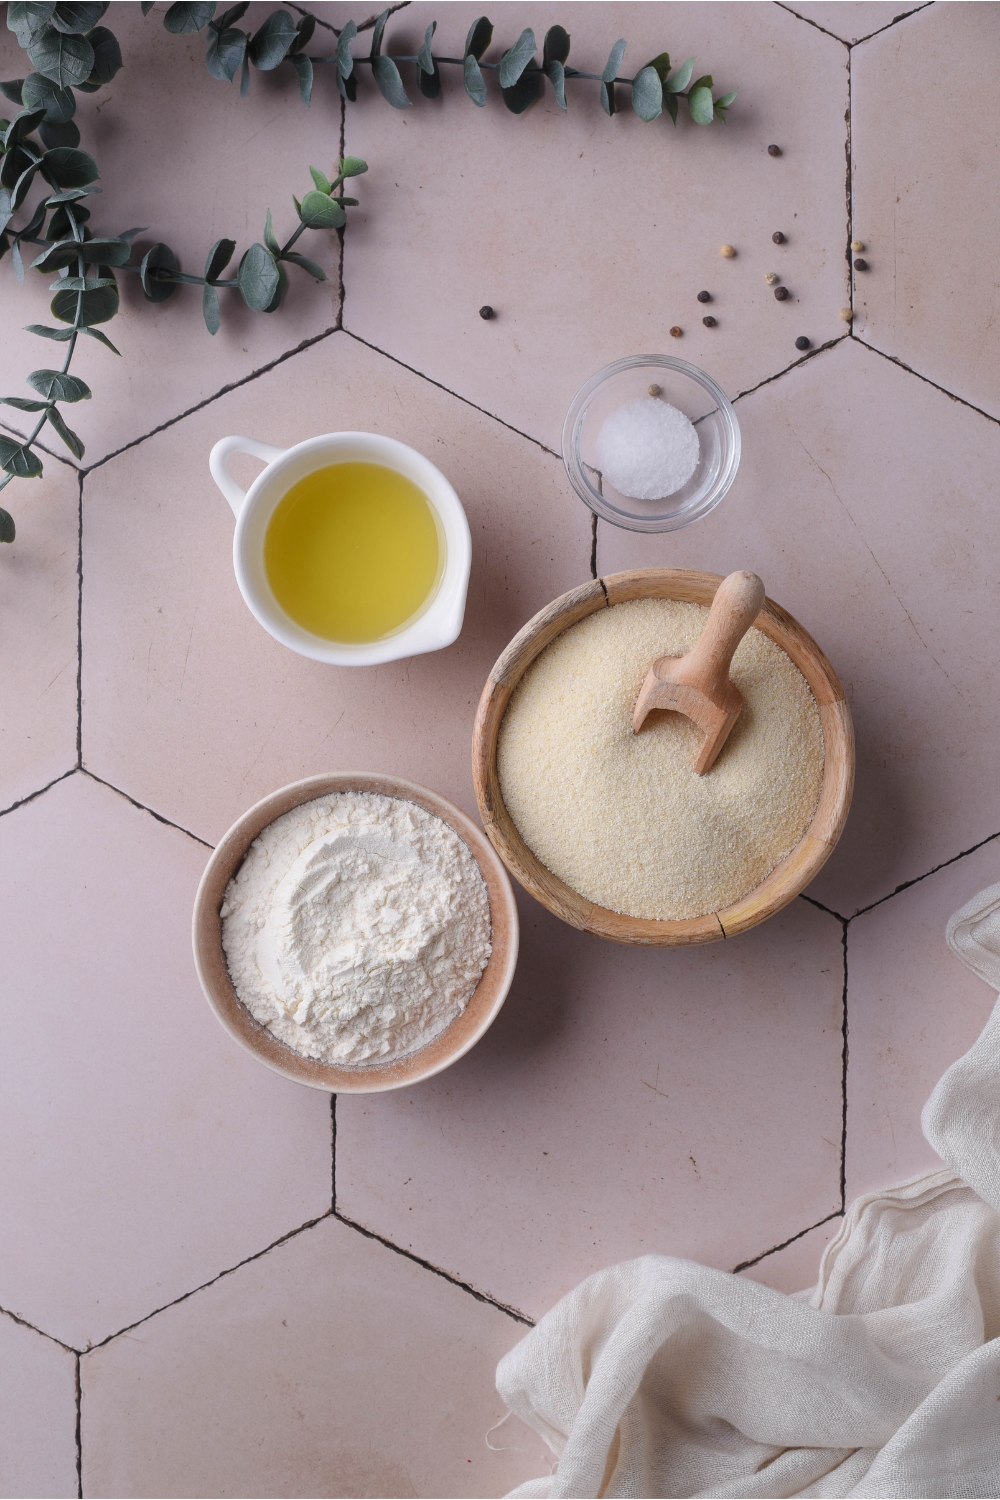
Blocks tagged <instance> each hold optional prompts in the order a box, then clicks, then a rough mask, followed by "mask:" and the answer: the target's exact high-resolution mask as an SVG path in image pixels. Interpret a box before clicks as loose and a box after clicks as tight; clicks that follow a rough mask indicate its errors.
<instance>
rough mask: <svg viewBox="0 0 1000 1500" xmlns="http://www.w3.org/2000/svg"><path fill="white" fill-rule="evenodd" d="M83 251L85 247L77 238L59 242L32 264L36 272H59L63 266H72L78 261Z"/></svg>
mask: <svg viewBox="0 0 1000 1500" xmlns="http://www.w3.org/2000/svg"><path fill="white" fill-rule="evenodd" d="M82 250H83V246H82V245H81V244H80V242H79V241H78V240H76V239H75V238H72V237H71V238H68V239H65V240H57V241H56V242H55V244H54V245H50V246H49V247H48V249H47V250H43V251H42V252H41V253H40V254H39V255H36V256H35V258H34V260H33V261H32V262H31V264H32V267H33V269H34V270H36V271H59V270H61V269H62V267H63V266H71V265H72V264H73V262H74V261H75V260H78V259H79V257H80V255H81V253H82Z"/></svg>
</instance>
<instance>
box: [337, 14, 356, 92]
mask: <svg viewBox="0 0 1000 1500" xmlns="http://www.w3.org/2000/svg"><path fill="white" fill-rule="evenodd" d="M357 34H358V28H357V26H355V24H354V22H353V21H348V22H347V23H346V25H345V26H344V29H343V31H342V32H341V33H340V40H339V41H338V43H337V72H338V74H339V76H340V77H341V78H349V77H350V76H351V72H352V70H353V68H354V58H353V57H352V56H351V43H352V42H353V40H354V38H355V37H356V36H357Z"/></svg>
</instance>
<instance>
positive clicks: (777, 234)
mask: <svg viewBox="0 0 1000 1500" xmlns="http://www.w3.org/2000/svg"><path fill="white" fill-rule="evenodd" d="M771 238H772V240H773V241H774V243H775V244H776V245H783V244H784V243H785V236H784V235H783V234H782V232H781V230H780V229H776V230H775V231H774V233H773V234H772V236H771Z"/></svg>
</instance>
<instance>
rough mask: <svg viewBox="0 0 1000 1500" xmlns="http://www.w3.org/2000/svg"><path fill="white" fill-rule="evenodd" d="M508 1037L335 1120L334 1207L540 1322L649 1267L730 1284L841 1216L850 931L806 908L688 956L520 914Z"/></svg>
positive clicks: (353, 1103)
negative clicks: (575, 1297)
mask: <svg viewBox="0 0 1000 1500" xmlns="http://www.w3.org/2000/svg"><path fill="white" fill-rule="evenodd" d="M522 924H523V925H522V931H521V956H520V961H519V966H518V972H517V977H516V978H515V981H514V987H513V989H512V990H511V993H510V995H509V996H508V998H507V1002H506V1004H505V1006H504V1009H503V1011H502V1012H501V1014H500V1017H499V1018H498V1020H497V1021H496V1023H495V1024H494V1026H493V1028H492V1030H491V1031H490V1032H489V1033H488V1035H487V1036H486V1037H485V1038H484V1040H483V1041H482V1042H481V1043H480V1044H479V1046H478V1047H477V1048H476V1049H475V1051H474V1052H472V1053H471V1054H470V1055H469V1056H468V1057H467V1058H464V1059H463V1060H462V1062H461V1063H460V1064H458V1065H457V1066H456V1067H454V1068H451V1069H450V1070H449V1071H448V1072H447V1073H444V1074H442V1075H441V1076H440V1077H439V1078H436V1079H432V1080H430V1081H429V1082H428V1083H426V1084H423V1085H421V1087H420V1088H417V1089H409V1090H405V1091H400V1093H398V1094H395V1095H391V1096H390V1095H380V1096H377V1097H376V1096H371V1097H367V1098H362V1097H360V1096H355V1097H351V1098H346V1097H342V1098H340V1099H339V1100H338V1101H337V1203H338V1207H339V1208H340V1210H342V1212H343V1213H345V1214H346V1215H347V1216H348V1217H349V1218H351V1219H354V1220H357V1221H358V1222H359V1223H361V1224H364V1225H366V1226H368V1227H370V1228H372V1229H374V1230H376V1231H378V1233H380V1234H384V1235H386V1236H388V1237H389V1238H391V1239H392V1240H394V1241H395V1242H396V1243H398V1244H400V1245H402V1246H404V1247H405V1248H407V1249H410V1250H413V1251H414V1252H415V1253H416V1254H418V1255H421V1256H423V1257H425V1258H427V1259H429V1260H430V1261H432V1262H433V1263H434V1264H435V1265H438V1266H441V1267H442V1268H443V1269H445V1270H447V1271H448V1272H450V1273H451V1274H453V1275H456V1276H458V1277H460V1278H461V1279H463V1280H466V1281H470V1282H471V1283H472V1284H473V1285H475V1286H477V1287H479V1288H481V1289H483V1290H485V1291H487V1292H488V1293H489V1294H490V1295H492V1296H494V1297H497V1298H499V1300H500V1301H502V1302H506V1303H509V1304H511V1305H513V1306H515V1307H518V1308H520V1309H521V1310H522V1311H524V1312H526V1313H528V1314H529V1315H530V1316H532V1317H537V1316H539V1315H540V1314H541V1313H543V1312H545V1311H546V1309H547V1308H549V1307H550V1306H551V1305H552V1303H553V1302H554V1301H555V1300H556V1299H557V1298H558V1297H560V1296H561V1295H562V1294H563V1293H565V1292H567V1291H569V1290H570V1289H571V1288H572V1287H573V1286H575V1285H576V1283H577V1282H578V1281H580V1280H581V1279H582V1278H583V1277H584V1276H587V1275H589V1274H590V1273H591V1272H592V1271H596V1270H598V1269H599V1268H600V1267H602V1266H605V1265H608V1264H610V1263H612V1262H614V1261H617V1260H623V1259H626V1258H628V1257H630V1256H635V1255H643V1254H646V1253H650V1252H655V1253H659V1254H664V1255H682V1256H690V1257H692V1258H694V1259H697V1260H703V1261H707V1262H708V1263H709V1264H711V1265H717V1266H722V1267H730V1266H734V1265H736V1264H738V1263H739V1262H740V1261H743V1260H745V1259H747V1258H748V1257H749V1256H753V1255H758V1254H759V1253H760V1251H761V1249H762V1248H766V1247H767V1246H768V1245H773V1244H776V1243H780V1242H781V1241H782V1240H785V1239H787V1238H788V1237H789V1236H790V1235H792V1234H795V1233H797V1232H798V1230H799V1229H800V1228H801V1227H802V1224H803V1221H805V1223H807V1224H808V1223H810V1222H815V1221H816V1220H818V1219H820V1218H822V1217H823V1216H824V1215H825V1214H828V1213H830V1212H831V1211H832V1210H833V1209H834V1208H836V1207H837V1206H838V1205H839V1201H840V1185H839V1184H840V1136H841V1089H840V1080H841V1051H842V1048H841V996H842V989H843V967H842V959H841V929H840V926H839V924H838V923H837V922H835V921H834V920H833V919H832V918H831V917H829V916H827V915H826V914H824V913H823V912H820V911H818V910H817V909H816V908H815V907H814V906H811V905H809V904H808V903H807V902H805V901H797V902H794V903H793V904H792V906H790V907H789V908H787V909H786V910H785V911H784V912H782V913H781V914H780V915H779V916H777V917H775V918H774V919H773V920H772V921H770V922H768V923H767V924H766V925H764V926H761V927H759V928H757V929H755V930H754V931H753V932H750V933H747V934H744V935H743V936H741V937H739V938H734V939H732V940H731V941H728V942H724V943H715V944H712V945H711V946H710V947H706V948H698V949H674V950H655V949H654V950H642V949H638V948H625V947H618V946H616V945H615V944H613V943H606V942H602V941H600V940H599V939H597V938H591V937H588V936H585V935H584V934H581V933H578V932H576V931H574V930H573V929H571V928H569V927H567V926H565V925H564V924H562V923H560V922H558V921H557V920H556V919H555V918H554V917H551V916H549V914H548V913H547V912H544V911H542V909H541V908H540V907H538V906H536V905H535V904H534V903H532V902H530V901H529V900H528V899H527V898H525V899H524V901H523V902H522Z"/></svg>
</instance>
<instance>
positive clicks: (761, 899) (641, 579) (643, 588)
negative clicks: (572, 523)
mask: <svg viewBox="0 0 1000 1500" xmlns="http://www.w3.org/2000/svg"><path fill="white" fill-rule="evenodd" d="M721 582H722V578H721V576H720V575H719V574H718V573H696V572H692V571H690V570H689V569H686V568H637V569H635V570H634V571H632V572H628V573H612V574H609V576H608V577H607V578H597V579H594V580H593V582H591V583H585V584H583V585H581V587H580V588H577V589H571V590H570V592H569V593H568V594H563V595H562V596H561V597H560V598H559V599H554V600H553V601H552V603H551V604H549V605H547V606H546V607H545V609H543V610H540V611H539V612H538V614H537V615H535V617H534V619H533V620H529V621H528V623H527V625H525V626H524V628H523V629H522V630H520V631H519V632H518V634H517V635H516V636H515V637H514V639H513V640H512V641H511V643H510V645H509V646H508V647H507V649H506V651H505V652H504V653H503V655H502V656H501V657H500V659H499V661H498V662H497V663H496V665H495V666H494V668H493V670H492V672H491V673H490V675H489V680H488V681H487V683H486V686H485V687H484V688H483V694H482V697H481V698H480V700H479V710H478V712H477V714H476V725H475V729H474V731H473V739H472V774H473V779H474V781H475V784H476V799H477V801H478V803H479V811H480V814H481V816H482V819H483V827H484V828H485V829H486V832H487V833H488V834H489V837H490V841H491V842H492V844H493V846H494V848H495V849H496V850H497V851H498V853H499V854H500V857H501V858H502V859H503V862H504V864H505V865H506V866H507V868H508V870H510V872H511V874H512V875H514V876H515V878H516V879H517V880H519V881H520V883H521V884H522V885H523V886H524V887H525V889H526V890H528V891H530V892H531V894H532V895H533V896H534V897H535V898H536V900H538V901H540V902H541V903H542V905H543V906H547V907H548V909H549V911H551V912H554V913H555V915H556V916H557V917H561V918H562V919H563V921H564V922H569V923H570V924H571V926H573V927H581V928H582V929H583V930H584V932H593V933H596V934H597V936H598V937H606V938H612V939H613V940H614V941H615V942H618V943H642V944H646V945H652V946H658V947H665V948H673V947H679V946H681V945H682V944H687V943H711V942H713V941H714V940H715V939H716V938H727V937H733V936H734V935H735V934H736V933H738V932H745V931H746V929H747V928H748V927H756V925H757V923H758V922H763V921H764V920H765V918H766V917H770V916H773V914H774V913H775V912H776V911H780V909H781V908H782V907H783V906H787V905H788V903H789V901H791V900H793V899H794V898H795V897H796V896H797V895H798V894H799V893H800V891H803V890H804V889H805V887H806V886H807V885H808V884H809V882H810V881H811V880H812V879H813V878H814V876H816V875H817V874H818V873H819V871H820V869H821V868H822V867H823V865H824V864H825V863H826V861H827V860H828V859H829V857H830V855H831V854H832V853H833V849H834V846H835V845H836V843H837V840H838V839H839V838H840V835H841V833H842V832H843V828H844V823H845V822H846V820H847V813H848V810H849V808H850V806H851V794H852V792H853V790H854V727H853V725H852V723H851V714H850V710H849V709H848V707H847V702H846V700H845V698H844V690H843V688H842V687H841V685H840V683H839V682H838V680H837V674H836V672H834V670H833V668H832V667H831V665H830V663H829V662H828V661H827V659H826V657H825V656H824V655H823V653H822V651H821V650H820V649H819V647H818V646H817V644H816V642H815V641H814V640H813V639H812V637H811V636H809V635H807V634H806V632H805V631H804V630H803V629H802V626H801V625H800V624H799V623H798V621H797V620H793V618H792V616H791V615H790V614H788V613H787V612H786V611H785V610H783V609H782V608H781V606H780V604H775V603H774V601H773V599H765V601H764V607H763V609H762V610H761V612H760V614H759V615H758V616H757V619H756V620H755V621H754V624H755V625H756V627H757V629H758V630H761V631H763V633H764V634H765V635H766V636H768V637H769V638H770V639H771V640H772V641H775V642H776V643H777V645H779V646H780V647H781V648H782V650H783V651H785V652H786V653H787V654H788V655H789V656H790V657H791V659H792V661H793V662H794V663H795V665H796V666H797V667H798V669H799V671H800V672H801V673H802V675H803V677H804V678H805V679H806V681H807V682H808V684H809V686H810V688H811V689H812V692H813V696H814V698H815V699H816V704H817V706H818V708H819V716H820V722H821V724H822V726H823V741H824V759H823V784H822V787H821V789H820V796H819V802H818V804H817V807H816V811H815V813H814V814H813V820H812V823H811V824H810V826H809V827H808V828H807V829H806V831H805V833H804V834H803V835H802V838H801V839H800V840H799V842H798V843H797V844H796V846H795V848H794V849H793V850H792V851H791V853H790V854H788V855H786V856H785V858H784V859H783V860H782V861H781V863H780V864H779V865H776V866H775V868H774V869H773V870H772V871H771V873H770V875H768V876H767V877H766V878H765V879H764V880H762V881H761V883H760V885H759V886H757V888H756V889H755V890H752V891H749V892H748V893H747V894H746V895H745V896H742V897H741V898H740V900H739V901H735V902H734V903H733V904H732V905H731V906H727V907H725V908H724V909H723V910H721V911H715V912H706V914H705V915H704V916H703V917H691V918H689V919H688V920H685V921H676V922H669V921H655V920H649V919H644V918H641V917H626V916H622V915H621V913H620V912H616V911H610V910H609V909H608V908H607V907H605V906H598V905H597V903H596V902H594V901H588V900H587V899H586V898H585V897H584V896H581V895H580V894H579V893H578V892H577V891H574V890H572V889H571V888H570V886H568V885H566V884H565V882H564V881H562V880H560V879H559V878H558V876H556V875H553V873H552V871H551V870H547V869H546V868H545V866H544V865H543V864H542V862H541V860H539V859H538V858H537V857H536V856H535V855H534V854H533V853H532V851H531V850H530V849H529V848H528V846H527V844H526V843H525V842H524V840H523V839H522V837H521V835H520V833H519V832H518V830H517V827H516V825H515V823H514V820H513V818H512V817H511V815H510V813H509V812H508V811H507V809H506V807H505V806H504V801H503V796H502V794H501V791H500V778H499V776H498V774H497V738H498V736H499V733H500V724H501V722H502V720H503V716H504V713H505V712H506V709H507V704H508V703H509V702H510V695H511V693H512V692H513V691H514V689H515V688H516V686H517V684H518V683H519V682H520V680H521V678H522V677H523V676H524V674H525V672H526V671H527V670H528V668H529V667H530V666H531V663H532V662H533V661H534V660H535V657H536V656H538V655H539V654H540V653H541V652H542V651H544V650H545V647H546V646H547V645H548V644H549V642H550V641H553V640H555V638H556V636H557V635H560V634H561V633H562V632H563V631H564V630H568V629H569V627H570V626H571V625H575V624H576V623H577V622H578V621H579V620H583V619H585V618H586V616H587V615H591V614H594V613H595V612H596V611H597V610H599V609H607V608H608V607H609V606H610V605H614V604H622V603H624V602H625V601H626V600H629V599H682V600H685V601H687V602H688V603H691V604H711V602H712V600H713V598H714V597H715V591H716V589H717V588H718V586H719V584H720V583H721Z"/></svg>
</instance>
